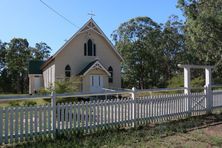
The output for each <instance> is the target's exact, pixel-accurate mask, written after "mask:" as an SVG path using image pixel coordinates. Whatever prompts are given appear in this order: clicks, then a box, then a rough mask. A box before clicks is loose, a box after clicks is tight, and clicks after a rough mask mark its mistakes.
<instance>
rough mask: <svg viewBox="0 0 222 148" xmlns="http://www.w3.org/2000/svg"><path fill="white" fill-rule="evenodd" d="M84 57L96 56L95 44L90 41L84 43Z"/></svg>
mask: <svg viewBox="0 0 222 148" xmlns="http://www.w3.org/2000/svg"><path fill="white" fill-rule="evenodd" d="M84 55H85V56H96V44H94V43H93V41H92V40H91V39H89V40H88V41H87V43H84Z"/></svg>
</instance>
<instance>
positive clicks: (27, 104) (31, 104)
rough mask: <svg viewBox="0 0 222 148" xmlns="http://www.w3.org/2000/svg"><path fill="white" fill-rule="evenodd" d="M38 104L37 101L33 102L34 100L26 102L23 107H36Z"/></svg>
mask: <svg viewBox="0 0 222 148" xmlns="http://www.w3.org/2000/svg"><path fill="white" fill-rule="evenodd" d="M36 104H37V103H36V102H35V101H32V100H26V101H24V103H23V105H24V106H34V105H36Z"/></svg>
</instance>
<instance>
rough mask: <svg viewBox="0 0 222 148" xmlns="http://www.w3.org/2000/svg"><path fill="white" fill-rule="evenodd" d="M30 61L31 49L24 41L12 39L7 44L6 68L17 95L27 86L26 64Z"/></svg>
mask: <svg viewBox="0 0 222 148" xmlns="http://www.w3.org/2000/svg"><path fill="white" fill-rule="evenodd" d="M30 59H31V49H30V48H29V43H28V41H27V40H26V39H21V38H14V39H12V40H11V41H10V42H9V43H8V48H7V53H6V68H7V69H8V74H9V75H11V76H12V82H13V86H14V88H16V91H17V93H19V92H20V93H24V91H25V90H27V88H28V86H27V84H28V62H29V60H30Z"/></svg>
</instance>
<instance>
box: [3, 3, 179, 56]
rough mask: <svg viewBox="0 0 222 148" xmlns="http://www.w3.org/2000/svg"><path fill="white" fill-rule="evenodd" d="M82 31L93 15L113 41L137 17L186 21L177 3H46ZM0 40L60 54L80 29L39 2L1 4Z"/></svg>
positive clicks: (160, 21)
mask: <svg viewBox="0 0 222 148" xmlns="http://www.w3.org/2000/svg"><path fill="white" fill-rule="evenodd" d="M43 1H44V2H46V3H47V4H48V5H50V6H51V7H53V8H54V9H56V10H57V11H58V12H60V13H61V14H63V15H64V16H65V17H66V18H68V19H69V20H70V21H72V22H73V23H74V24H76V25H77V26H79V27H81V26H82V25H83V24H84V23H85V22H86V21H88V19H89V18H90V16H88V15H87V14H88V13H89V12H91V11H93V12H94V13H95V14H96V16H95V17H94V20H95V21H96V22H97V24H98V25H99V26H100V27H101V29H102V30H103V31H104V32H105V34H106V35H107V36H108V37H109V38H110V35H111V33H112V32H113V31H114V30H115V29H117V28H118V26H119V25H120V24H121V23H123V22H125V21H127V20H129V19H130V18H133V17H137V16H149V17H150V18H152V19H153V20H154V21H156V22H158V23H164V22H165V21H166V20H167V19H168V17H169V16H170V15H172V14H175V15H178V16H179V17H180V18H181V19H182V18H183V16H182V13H181V11H180V10H179V9H178V8H176V4H177V0H106V1H105V0H93V1H92V0H43ZM0 18H1V22H0V40H2V41H5V42H8V41H9V40H10V39H12V38H13V37H21V38H26V39H28V41H29V43H30V45H31V46H34V45H35V43H37V42H41V41H44V42H46V43H47V44H48V45H49V46H50V47H51V48H52V49H53V53H54V52H55V51H56V50H58V49H59V48H60V47H61V46H62V45H63V44H64V43H65V41H64V40H66V39H69V38H70V37H71V36H72V35H73V34H74V33H75V32H76V31H77V30H78V28H77V27H74V26H73V25H71V24H69V23H67V22H66V21H65V20H63V19H62V18H61V17H59V16H58V15H56V14H55V13H54V12H52V11H51V10H50V9H48V8H47V7H46V6H45V5H43V4H42V3H41V2H40V0H1V3H0Z"/></svg>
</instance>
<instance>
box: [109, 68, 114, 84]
mask: <svg viewBox="0 0 222 148" xmlns="http://www.w3.org/2000/svg"><path fill="white" fill-rule="evenodd" d="M108 71H109V73H110V77H109V83H113V68H112V67H111V66H110V67H109V68H108Z"/></svg>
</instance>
